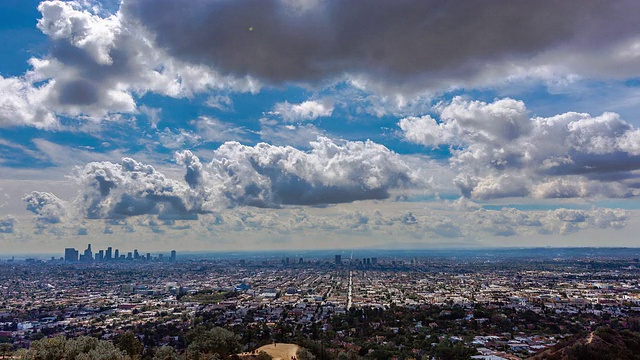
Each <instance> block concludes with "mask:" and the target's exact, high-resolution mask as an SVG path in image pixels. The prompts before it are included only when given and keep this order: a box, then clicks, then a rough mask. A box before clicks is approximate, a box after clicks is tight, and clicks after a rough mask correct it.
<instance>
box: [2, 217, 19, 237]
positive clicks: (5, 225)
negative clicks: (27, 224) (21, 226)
mask: <svg viewBox="0 0 640 360" xmlns="http://www.w3.org/2000/svg"><path fill="white" fill-rule="evenodd" d="M17 223H18V219H16V218H15V216H12V215H6V216H4V217H2V218H0V234H13V233H14V231H15V226H16V224H17Z"/></svg>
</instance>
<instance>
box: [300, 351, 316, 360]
mask: <svg viewBox="0 0 640 360" xmlns="http://www.w3.org/2000/svg"><path fill="white" fill-rule="evenodd" d="M296 357H297V358H298V359H299V360H315V358H316V357H315V356H313V354H312V353H310V352H309V350H307V349H304V348H300V349H298V352H297V353H296Z"/></svg>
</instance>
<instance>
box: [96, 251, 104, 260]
mask: <svg viewBox="0 0 640 360" xmlns="http://www.w3.org/2000/svg"><path fill="white" fill-rule="evenodd" d="M102 260H104V250H100V251H98V253H97V254H96V261H102Z"/></svg>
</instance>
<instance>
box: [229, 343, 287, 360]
mask: <svg viewBox="0 0 640 360" xmlns="http://www.w3.org/2000/svg"><path fill="white" fill-rule="evenodd" d="M298 349H300V347H299V346H298V345H296V344H286V343H275V344H269V345H265V346H261V347H259V348H257V349H256V350H255V352H256V353H258V352H260V351H264V352H266V353H267V354H269V355H271V356H272V357H273V360H291V359H293V358H294V357H296V354H297V353H298ZM249 354H251V353H243V354H239V355H240V356H243V355H249Z"/></svg>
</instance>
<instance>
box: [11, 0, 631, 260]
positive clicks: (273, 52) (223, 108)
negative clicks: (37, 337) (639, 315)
mask: <svg viewBox="0 0 640 360" xmlns="http://www.w3.org/2000/svg"><path fill="white" fill-rule="evenodd" d="M638 13H640V2H638V1H637V0H618V1H604V0H580V1H578V0H565V1H554V0H540V1H529V0H486V1H473V0H461V1H442V0H370V1H352V0H192V1H188V2H186V1H177V0H122V1H117V0H103V1H99V0H77V1H58V0H47V1H34V0H3V1H1V2H0V52H1V53H2V54H3V55H2V56H1V57H0V254H18V253H56V252H60V253H62V250H63V249H64V248H65V247H76V248H80V249H83V248H84V247H85V246H86V244H87V243H91V244H92V245H93V247H94V249H98V248H106V247H107V246H113V247H118V248H121V249H123V250H126V249H129V251H130V250H131V249H133V248H137V249H140V250H141V251H149V252H154V251H166V250H169V249H177V250H180V251H200V250H203V251H241V250H304V249H357V248H373V249H393V248H401V249H429V248H493V247H540V246H544V247H549V246H550V247H554V246H555V247H586V246H626V247H637V246H640V241H639V238H638V235H637V234H638V233H639V231H640V217H639V215H640V201H638V200H639V195H640V118H639V115H640V26H638V24H637V14H638Z"/></svg>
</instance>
